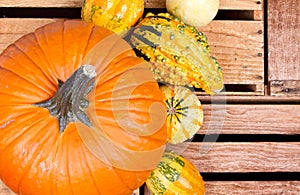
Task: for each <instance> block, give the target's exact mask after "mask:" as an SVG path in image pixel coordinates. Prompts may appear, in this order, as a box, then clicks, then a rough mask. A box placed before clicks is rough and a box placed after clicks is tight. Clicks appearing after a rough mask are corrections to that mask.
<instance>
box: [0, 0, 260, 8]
mask: <svg viewBox="0 0 300 195" xmlns="http://www.w3.org/2000/svg"><path fill="white" fill-rule="evenodd" d="M165 2H166V0H145V7H147V8H165ZM261 2H262V0H235V1H234V2H233V1H232V0H220V9H238V10H261ZM82 3H83V0H60V1H56V0H45V1H39V0H18V1H16V0H0V7H81V6H82Z"/></svg>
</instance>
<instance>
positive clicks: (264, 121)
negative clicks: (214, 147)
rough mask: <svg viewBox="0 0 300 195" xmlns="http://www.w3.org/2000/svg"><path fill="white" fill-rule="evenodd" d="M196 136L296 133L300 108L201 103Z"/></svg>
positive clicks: (291, 106) (299, 129) (298, 106)
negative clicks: (202, 119)
mask: <svg viewBox="0 0 300 195" xmlns="http://www.w3.org/2000/svg"><path fill="white" fill-rule="evenodd" d="M202 107H203V111H204V122H203V126H202V127H201V128H200V130H199V132H198V133H199V134H282V135H292V134H300V105H292V104H290V105H285V104H274V105H272V104H271V105H265V104H227V105H218V104H214V103H212V104H203V105H202Z"/></svg>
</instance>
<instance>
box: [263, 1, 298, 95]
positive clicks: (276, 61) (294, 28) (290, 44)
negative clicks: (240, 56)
mask: <svg viewBox="0 0 300 195" xmlns="http://www.w3.org/2000/svg"><path fill="white" fill-rule="evenodd" d="M299 4H300V0H282V1H278V0H276V1H275V0H273V1H268V29H269V30H268V43H269V72H268V75H269V81H270V82H271V94H272V95H288V94H289V93H291V94H292V95H300V91H295V90H290V91H286V90H284V89H285V88H289V87H290V84H291V83H290V82H289V81H300V55H299V54H300V47H299V46H300V33H299V32H300V6H299ZM279 81H284V82H283V84H284V85H283V86H281V87H280V89H279V90H278V85H277V84H276V83H278V82H279ZM272 82H275V85H274V83H272ZM297 86H298V87H299V83H298V84H297ZM273 87H275V89H273ZM282 89H283V91H282V92H280V90H282Z"/></svg>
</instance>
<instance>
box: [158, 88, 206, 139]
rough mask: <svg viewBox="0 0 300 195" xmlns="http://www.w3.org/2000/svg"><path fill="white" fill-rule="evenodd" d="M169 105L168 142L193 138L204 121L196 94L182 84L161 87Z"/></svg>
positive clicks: (164, 98)
mask: <svg viewBox="0 0 300 195" xmlns="http://www.w3.org/2000/svg"><path fill="white" fill-rule="evenodd" d="M160 90H161V92H162V94H163V100H164V101H165V103H166V106H167V132H168V142H169V143H172V144H177V143H181V142H184V141H186V140H187V139H190V138H192V137H193V136H194V135H195V134H196V133H197V131H198V130H199V129H200V127H201V126H202V123H203V111H202V107H201V103H200V101H199V99H198V98H197V96H196V94H195V93H193V91H191V90H190V89H189V88H186V87H182V86H167V85H163V86H161V87H160Z"/></svg>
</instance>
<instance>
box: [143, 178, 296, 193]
mask: <svg viewBox="0 0 300 195" xmlns="http://www.w3.org/2000/svg"><path fill="white" fill-rule="evenodd" d="M205 187H206V189H207V190H206V194H208V195H214V194H216V195H228V194H229V192H230V194H235V195H245V194H272V195H280V194H285V195H288V194H290V195H292V194H295V195H296V194H299V193H300V182H299V181H218V182H206V184H205ZM224 189H226V190H224ZM145 195H146V194H145Z"/></svg>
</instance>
